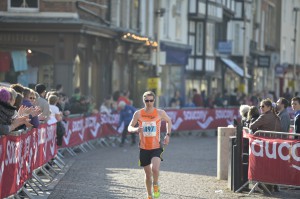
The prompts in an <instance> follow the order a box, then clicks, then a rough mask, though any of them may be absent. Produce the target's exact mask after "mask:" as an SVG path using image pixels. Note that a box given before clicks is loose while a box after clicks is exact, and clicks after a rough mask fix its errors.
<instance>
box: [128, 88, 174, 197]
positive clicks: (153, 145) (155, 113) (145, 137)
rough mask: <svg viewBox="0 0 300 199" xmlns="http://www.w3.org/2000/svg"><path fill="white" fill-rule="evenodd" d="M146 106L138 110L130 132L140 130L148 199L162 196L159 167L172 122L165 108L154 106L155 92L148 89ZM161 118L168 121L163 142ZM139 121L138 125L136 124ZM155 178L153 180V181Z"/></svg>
mask: <svg viewBox="0 0 300 199" xmlns="http://www.w3.org/2000/svg"><path fill="white" fill-rule="evenodd" d="M143 102H144V105H145V107H144V108H142V109H140V110H138V111H136V112H135V113H134V115H133V118H132V120H131V122H130V124H129V126H128V131H129V132H132V133H134V132H138V133H139V137H140V145H139V146H140V156H139V158H140V166H142V167H143V168H144V172H145V184H146V189H147V193H148V199H152V198H153V196H152V186H153V195H154V197H155V198H158V197H159V196H160V187H159V184H158V177H159V168H160V163H161V161H162V160H163V159H162V153H163V148H164V146H166V145H168V144H169V141H170V135H171V129H172V122H171V119H170V118H169V116H168V115H167V113H166V112H165V111H164V110H161V109H157V108H155V107H154V102H155V94H154V93H153V92H152V91H147V92H145V93H144V94H143ZM161 120H165V121H166V135H165V137H164V139H163V143H162V142H161V139H160V136H161V133H160V126H161ZM137 123H138V127H135V125H136V124H137ZM152 178H153V181H152Z"/></svg>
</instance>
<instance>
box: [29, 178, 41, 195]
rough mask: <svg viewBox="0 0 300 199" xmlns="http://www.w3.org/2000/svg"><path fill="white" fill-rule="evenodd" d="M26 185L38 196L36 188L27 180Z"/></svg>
mask: <svg viewBox="0 0 300 199" xmlns="http://www.w3.org/2000/svg"><path fill="white" fill-rule="evenodd" d="M26 184H27V185H29V186H30V188H31V189H32V190H33V191H34V192H35V193H36V195H40V194H39V192H38V191H37V190H36V188H35V187H34V186H33V185H32V184H31V182H30V181H29V180H28V181H26Z"/></svg>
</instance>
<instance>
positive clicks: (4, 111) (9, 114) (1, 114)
mask: <svg viewBox="0 0 300 199" xmlns="http://www.w3.org/2000/svg"><path fill="white" fill-rule="evenodd" d="M11 98H12V96H11V94H10V92H9V91H8V90H7V89H6V88H0V135H8V134H9V133H10V132H11V131H13V130H15V129H16V128H17V127H19V126H20V125H23V124H25V125H27V126H31V125H30V124H29V119H28V117H26V116H17V117H15V118H14V119H13V116H14V115H15V111H16V108H15V107H14V106H12V105H11V104H12V102H13V99H11Z"/></svg>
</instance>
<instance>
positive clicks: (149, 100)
mask: <svg viewBox="0 0 300 199" xmlns="http://www.w3.org/2000/svg"><path fill="white" fill-rule="evenodd" d="M145 102H146V103H147V102H154V100H153V99H152V100H145Z"/></svg>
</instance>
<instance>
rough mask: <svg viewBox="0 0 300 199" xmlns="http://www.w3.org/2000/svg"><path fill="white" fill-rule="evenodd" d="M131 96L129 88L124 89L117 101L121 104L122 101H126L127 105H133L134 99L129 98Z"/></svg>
mask: <svg viewBox="0 0 300 199" xmlns="http://www.w3.org/2000/svg"><path fill="white" fill-rule="evenodd" d="M129 96H130V91H129V90H126V91H123V92H122V93H121V94H120V96H119V98H118V101H117V103H118V104H119V103H120V102H121V101H124V102H125V103H126V104H127V105H132V104H133V103H132V100H131V99H129Z"/></svg>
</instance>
